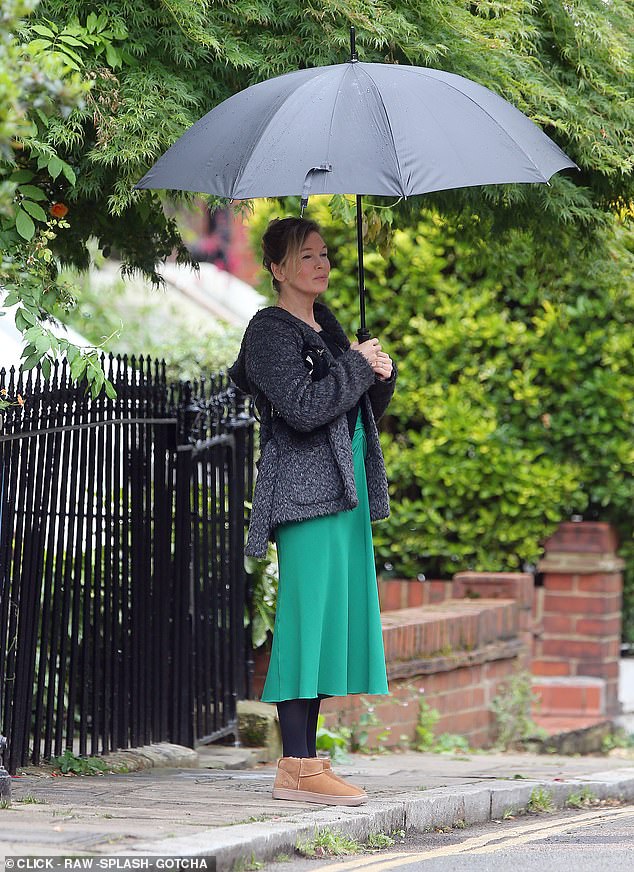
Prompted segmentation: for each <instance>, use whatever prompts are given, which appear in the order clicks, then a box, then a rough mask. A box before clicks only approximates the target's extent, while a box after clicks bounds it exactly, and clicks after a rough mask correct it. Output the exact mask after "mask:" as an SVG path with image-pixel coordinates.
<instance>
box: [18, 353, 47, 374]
mask: <svg viewBox="0 0 634 872" xmlns="http://www.w3.org/2000/svg"><path fill="white" fill-rule="evenodd" d="M41 358H42V355H41V354H37V353H35V354H32V355H31V356H30V357H27V359H26V360H25V361H24V363H23V364H22V366H21V369H22V370H23V372H26V371H27V370H28V369H33V367H34V366H37V364H38V363H39V362H40V360H41Z"/></svg>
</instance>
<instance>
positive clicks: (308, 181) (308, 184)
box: [299, 163, 332, 218]
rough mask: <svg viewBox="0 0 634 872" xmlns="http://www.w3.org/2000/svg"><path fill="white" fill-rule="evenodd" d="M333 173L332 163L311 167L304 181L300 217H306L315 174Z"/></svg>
mask: <svg viewBox="0 0 634 872" xmlns="http://www.w3.org/2000/svg"><path fill="white" fill-rule="evenodd" d="M331 172H332V164H331V163H323V164H319V166H316V167H311V168H310V169H309V170H308V172H307V173H306V178H305V179H304V187H303V188H302V199H301V201H300V206H299V217H300V218H303V217H304V209H305V208H306V206H308V195H309V194H310V189H311V188H312V186H313V173H331Z"/></svg>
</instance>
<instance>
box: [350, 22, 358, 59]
mask: <svg viewBox="0 0 634 872" xmlns="http://www.w3.org/2000/svg"><path fill="white" fill-rule="evenodd" d="M355 34H356V32H355V29H354V27H350V61H351V62H352V63H354V62H355V61H358V60H359V58H358V56H357V47H356V35H355Z"/></svg>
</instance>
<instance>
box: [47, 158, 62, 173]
mask: <svg viewBox="0 0 634 872" xmlns="http://www.w3.org/2000/svg"><path fill="white" fill-rule="evenodd" d="M62 169H63V163H62V161H61V160H60V158H58V157H57V155H53V157H52V158H50V159H49V161H48V172H49V175H50V177H51V178H52V179H56V178H57V177H58V175H59V174H60V173H61V171H62Z"/></svg>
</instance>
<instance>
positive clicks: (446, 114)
mask: <svg viewBox="0 0 634 872" xmlns="http://www.w3.org/2000/svg"><path fill="white" fill-rule="evenodd" d="M575 166H576V165H575V164H574V162H573V161H571V160H570V158H569V157H568V156H567V155H566V154H564V152H563V151H562V150H561V149H560V148H559V147H558V146H557V145H555V143H554V142H552V140H550V139H549V138H548V137H547V136H546V135H545V134H544V133H543V132H542V131H541V130H540V128H539V127H537V125H535V124H534V123H533V122H532V121H530V120H529V119H528V118H527V117H526V116H525V115H523V114H522V113H521V112H520V111H519V110H518V109H516V108H515V107H514V106H512V105H511V104H510V103H508V102H507V101H506V100H503V99H502V98H501V97H499V96H498V95H497V94H494V93H493V92H492V91H490V90H489V89H488V88H485V87H483V86H482V85H478V84H476V83H475V82H472V81H470V80H469V79H465V78H463V77H462V76H457V75H454V74H452V73H445V72H442V71H441V70H433V69H426V68H423V67H410V66H402V65H399V64H374V63H361V62H359V61H358V60H357V59H356V52H355V51H354V34H353V36H352V58H351V60H350V61H348V62H347V63H344V64H336V65H333V66H327V67H315V68H312V69H306V70H299V71H297V72H293V73H287V74H286V75H283V76H278V77H277V78H274V79H269V80H267V81H265V82H260V83H259V84H257V85H252V86H251V87H250V88H247V89H246V90H244V91H241V92H239V93H238V94H235V95H234V96H232V97H229V99H228V100H225V101H224V102H223V103H221V104H220V105H219V106H216V108H215V109H212V110H211V112H209V113H208V114H207V115H205V116H204V117H203V118H201V120H200V121H198V122H197V123H196V124H194V125H193V126H192V127H191V128H190V129H189V130H188V131H187V132H186V133H185V134H184V135H183V136H182V137H181V138H180V139H179V140H178V141H177V142H176V143H174V145H173V146H172V147H171V148H170V149H169V150H168V151H167V152H166V153H165V154H164V155H163V156H162V157H161V158H160V159H159V160H158V161H157V162H156V163H155V164H154V166H153V167H152V168H151V169H150V170H149V171H148V172H147V173H146V174H145V176H144V177H143V178H142V179H141V181H140V182H139V183H138V185H137V186H136V187H138V188H171V189H175V190H186V191H199V192H206V193H208V194H216V195H218V196H222V197H228V198H231V199H235V200H241V199H251V198H253V197H277V196H285V195H301V197H302V200H303V202H304V203H305V202H306V200H307V198H308V195H309V194H356V195H357V232H358V234H359V235H360V233H361V208H360V196H359V195H363V194H374V195H387V196H394V195H396V196H399V197H408V196H411V195H414V194H424V193H428V192H431V191H440V190H445V189H448V188H461V187H469V186H472V185H489V184H500V183H504V182H547V181H548V179H549V178H550V177H551V176H552V175H553V174H554V173H556V172H557V171H558V170H562V169H565V168H566V167H575ZM359 254H360V264H359V267H360V269H359V292H360V301H361V316H362V327H364V326H365V324H364V320H365V318H364V303H363V299H364V298H363V293H364V289H363V264H362V254H363V250H362V245H361V240H360V239H359Z"/></svg>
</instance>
